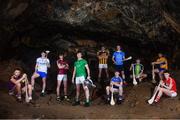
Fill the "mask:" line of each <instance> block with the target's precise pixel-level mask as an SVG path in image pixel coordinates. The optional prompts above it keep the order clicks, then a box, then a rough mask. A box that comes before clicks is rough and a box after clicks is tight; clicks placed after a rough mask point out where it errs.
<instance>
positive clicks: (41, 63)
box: [36, 57, 50, 73]
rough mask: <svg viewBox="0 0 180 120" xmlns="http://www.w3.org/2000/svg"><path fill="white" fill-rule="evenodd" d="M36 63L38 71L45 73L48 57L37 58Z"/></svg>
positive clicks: (48, 62)
mask: <svg viewBox="0 0 180 120" xmlns="http://www.w3.org/2000/svg"><path fill="white" fill-rule="evenodd" d="M36 64H37V66H38V67H37V70H38V71H39V72H45V73H47V69H48V67H47V65H48V64H50V61H49V59H47V58H41V57H40V58H37V60H36Z"/></svg>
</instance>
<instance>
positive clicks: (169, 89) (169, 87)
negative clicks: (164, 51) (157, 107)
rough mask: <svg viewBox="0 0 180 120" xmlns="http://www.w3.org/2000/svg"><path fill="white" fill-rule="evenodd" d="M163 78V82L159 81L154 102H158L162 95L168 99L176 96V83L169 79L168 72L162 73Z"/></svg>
mask: <svg viewBox="0 0 180 120" xmlns="http://www.w3.org/2000/svg"><path fill="white" fill-rule="evenodd" d="M164 78H165V79H164V81H162V80H161V81H160V87H159V88H156V89H157V90H158V94H157V96H156V99H155V102H158V101H159V100H160V98H161V96H162V95H163V94H165V95H167V96H170V97H176V96H177V89H176V82H175V80H174V79H173V78H171V77H170V74H169V72H168V71H164Z"/></svg>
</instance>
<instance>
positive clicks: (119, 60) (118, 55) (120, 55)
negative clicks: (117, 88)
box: [112, 45, 126, 84]
mask: <svg viewBox="0 0 180 120" xmlns="http://www.w3.org/2000/svg"><path fill="white" fill-rule="evenodd" d="M116 49H117V51H116V52H114V53H113V57H112V61H113V63H114V64H115V70H116V71H119V72H120V73H121V75H122V78H123V80H124V82H125V84H126V81H125V74H124V66H123V65H124V64H123V60H125V53H124V52H123V51H121V46H120V45H117V47H116Z"/></svg>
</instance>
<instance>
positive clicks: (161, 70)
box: [158, 68, 166, 72]
mask: <svg viewBox="0 0 180 120" xmlns="http://www.w3.org/2000/svg"><path fill="white" fill-rule="evenodd" d="M158 70H159V72H163V71H165V70H166V69H165V68H159V69H158Z"/></svg>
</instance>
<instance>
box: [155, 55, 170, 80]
mask: <svg viewBox="0 0 180 120" xmlns="http://www.w3.org/2000/svg"><path fill="white" fill-rule="evenodd" d="M158 57H159V58H158V59H157V60H156V61H155V62H152V65H158V68H157V69H154V71H153V72H154V73H158V74H159V78H160V80H162V79H163V72H164V71H165V70H168V62H167V59H166V58H165V57H164V56H163V54H162V53H159V54H158ZM152 82H153V83H156V81H155V80H153V81H152Z"/></svg>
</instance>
